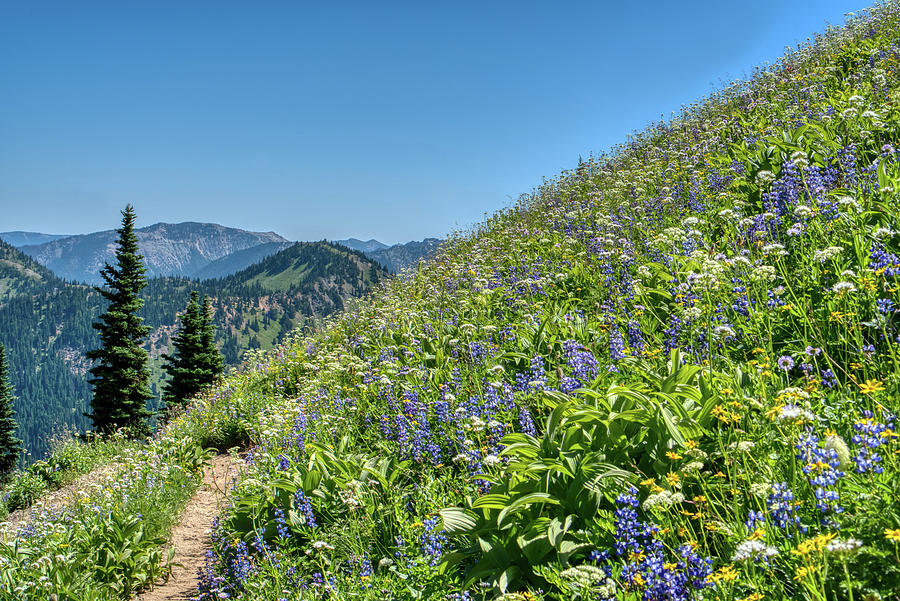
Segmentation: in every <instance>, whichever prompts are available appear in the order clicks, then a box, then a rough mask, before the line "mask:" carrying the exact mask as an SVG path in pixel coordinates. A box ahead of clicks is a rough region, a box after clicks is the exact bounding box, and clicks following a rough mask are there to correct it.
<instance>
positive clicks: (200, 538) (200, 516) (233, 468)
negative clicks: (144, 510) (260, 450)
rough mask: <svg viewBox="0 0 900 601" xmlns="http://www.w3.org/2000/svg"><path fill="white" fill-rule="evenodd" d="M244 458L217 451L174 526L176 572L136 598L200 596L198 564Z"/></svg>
mask: <svg viewBox="0 0 900 601" xmlns="http://www.w3.org/2000/svg"><path fill="white" fill-rule="evenodd" d="M241 464H242V461H241V460H239V459H234V458H232V457H230V456H228V455H217V456H216V457H213V459H212V461H211V462H210V463H209V464H208V465H207V466H206V467H205V468H204V472H203V483H202V484H201V485H200V488H199V489H197V492H196V493H195V494H194V496H193V498H191V500H190V501H188V504H187V506H186V507H185V508H184V512H183V513H182V514H181V519H180V520H179V521H178V524H176V525H175V527H174V528H173V529H172V535H171V536H170V537H169V545H168V546H167V549H168V547H172V548H174V549H175V557H174V558H173V559H172V562H173V563H176V564H181V565H180V566H176V567H174V568H173V569H172V576H171V577H170V578H169V580H168V581H166V582H161V583H159V584H157V586H156V587H155V588H154V589H153V590H150V591H146V592H144V593H141V594H140V595H138V596H137V597H135V598H134V601H163V600H178V601H184V600H187V599H190V598H191V597H196V596H197V568H199V567H201V566H203V562H204V561H205V553H206V550H207V549H209V544H210V542H209V532H210V526H211V525H212V521H213V519H214V518H215V517H216V516H217V515H219V512H220V510H221V509H222V507H223V504H224V502H225V495H226V493H227V491H228V489H229V488H230V486H231V484H232V482H233V481H234V479H236V478H237V477H238V476H239V475H240V472H239V466H240V465H241Z"/></svg>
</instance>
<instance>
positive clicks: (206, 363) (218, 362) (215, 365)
mask: <svg viewBox="0 0 900 601" xmlns="http://www.w3.org/2000/svg"><path fill="white" fill-rule="evenodd" d="M200 316H201V318H202V319H203V334H202V336H201V346H202V347H203V355H202V357H201V366H202V368H203V370H204V372H205V373H206V374H207V377H208V378H209V381H208V383H209V384H212V383H213V382H215V380H216V378H218V377H219V376H220V375H222V372H223V371H225V359H224V358H223V357H222V353H220V352H219V349H218V348H216V325H215V324H214V323H213V309H212V306H211V304H210V301H209V297H208V296H207V295H205V294H204V295H203V305H202V306H201V307H200Z"/></svg>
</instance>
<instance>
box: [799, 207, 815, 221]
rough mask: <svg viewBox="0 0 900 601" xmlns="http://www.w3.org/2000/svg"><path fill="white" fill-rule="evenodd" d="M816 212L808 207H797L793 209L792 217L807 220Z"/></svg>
mask: <svg viewBox="0 0 900 601" xmlns="http://www.w3.org/2000/svg"><path fill="white" fill-rule="evenodd" d="M815 214H816V212H815V211H814V210H813V209H812V208H811V207H810V206H809V205H797V206H796V207H794V215H796V216H797V217H800V218H803V219H805V218H808V217H812V216H813V215H815Z"/></svg>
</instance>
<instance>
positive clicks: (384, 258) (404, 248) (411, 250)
mask: <svg viewBox="0 0 900 601" xmlns="http://www.w3.org/2000/svg"><path fill="white" fill-rule="evenodd" d="M0 236H2V234H0ZM441 242H442V240H439V239H437V238H425V239H424V240H422V241H417V240H414V241H412V242H407V243H405V244H394V245H393V246H388V245H387V244H384V243H383V242H379V241H378V240H374V239H373V240H366V241H362V240H358V239H356V238H347V239H346V240H335V241H334V243H335V244H340V245H341V246H346V247H347V248H352V249H353V250H358V251H360V252H361V253H363V254H365V255H366V256H367V257H369V258H370V259H372V260H374V261H377V262H378V263H380V264H381V265H383V266H384V268H385V269H387V270H388V271H390V272H391V273H400V272H401V271H403V270H404V269H406V268H408V267H415V266H416V265H418V264H419V260H420V259H425V258H427V257H428V256H429V255H431V253H433V252H434V251H435V250H437V249H438V247H439V246H440V245H441Z"/></svg>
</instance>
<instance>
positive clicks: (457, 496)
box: [0, 2, 900, 601]
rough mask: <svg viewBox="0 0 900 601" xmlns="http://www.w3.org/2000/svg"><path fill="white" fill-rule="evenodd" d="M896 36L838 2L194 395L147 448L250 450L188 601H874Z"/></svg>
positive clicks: (899, 512)
mask: <svg viewBox="0 0 900 601" xmlns="http://www.w3.org/2000/svg"><path fill="white" fill-rule="evenodd" d="M898 27H900V5H898V4H897V3H895V2H891V3H886V4H884V5H881V6H879V7H878V8H876V9H873V10H872V11H869V12H863V13H860V14H858V15H857V16H856V17H854V18H853V19H852V20H851V21H850V22H849V23H848V25H847V26H846V27H844V28H840V29H832V30H830V31H828V32H827V34H825V35H822V36H817V37H816V38H815V39H814V40H813V41H812V43H811V44H810V45H808V46H805V47H802V48H800V49H798V51H796V52H793V53H791V54H789V55H788V56H786V57H784V58H783V59H782V60H781V61H779V62H778V63H777V64H776V65H775V66H774V67H772V68H771V69H768V70H764V71H758V72H757V73H756V74H755V75H754V77H753V78H752V80H751V81H749V82H747V83H745V84H740V85H737V84H736V85H733V86H731V87H729V88H727V89H725V90H723V91H722V92H720V93H719V94H716V95H715V96H713V97H711V98H709V99H707V100H705V101H704V102H703V103H701V104H698V105H696V106H693V107H691V108H690V109H689V110H686V111H685V112H684V113H683V114H682V115H680V116H679V117H678V118H676V119H674V120H673V121H671V122H669V123H659V124H656V125H654V126H652V127H650V128H648V129H647V130H646V131H645V132H643V133H641V134H637V135H635V136H634V137H633V138H632V139H630V140H629V141H628V143H627V144H624V145H623V146H621V147H619V148H617V149H614V151H613V152H612V153H610V154H609V155H607V156H602V157H599V158H596V159H592V160H590V161H587V162H584V163H582V164H581V165H579V166H578V168H577V169H576V170H574V171H570V172H565V173H563V174H561V175H560V176H558V177H557V178H555V179H554V180H552V181H549V182H547V183H546V184H545V185H544V186H542V187H541V188H540V189H538V190H536V191H535V192H534V193H533V194H531V195H528V196H525V197H523V198H522V199H521V200H520V202H519V203H518V204H516V206H514V207H512V208H510V209H509V210H507V211H503V212H501V213H499V214H497V215H495V216H494V217H493V218H491V219H489V220H488V221H486V222H485V223H483V224H481V225H480V226H478V227H476V228H475V229H474V230H473V231H471V232H470V233H468V234H466V235H463V236H459V237H458V238H457V239H455V240H451V241H450V242H449V243H448V244H446V245H444V246H443V247H442V248H441V250H440V251H439V252H438V255H437V256H436V257H435V258H434V259H433V260H431V261H430V262H429V263H428V264H427V265H425V266H424V267H422V268H420V269H419V270H418V271H417V272H416V273H413V274H410V275H408V276H407V277H405V278H404V279H393V280H390V281H389V282H388V283H387V284H386V285H384V286H383V287H382V288H381V289H380V290H379V292H378V293H377V294H375V295H374V296H373V297H372V298H371V299H370V300H369V301H368V302H366V303H364V304H362V305H361V306H359V307H358V308H357V309H355V310H353V311H346V312H344V313H343V314H341V315H340V316H339V317H337V318H334V319H331V320H329V321H328V322H327V323H326V324H325V326H324V327H323V328H322V330H321V331H320V332H319V333H317V334H315V335H306V336H302V335H299V334H298V335H297V336H296V337H295V338H294V339H292V340H290V341H288V342H287V343H286V344H284V345H283V346H281V347H280V348H278V349H276V350H274V351H272V352H269V353H262V354H259V355H258V356H257V357H255V358H254V359H253V360H251V361H250V362H249V363H248V364H247V366H246V368H245V371H244V372H243V373H240V374H238V375H235V376H233V377H231V378H229V379H228V380H227V381H226V382H224V383H223V384H222V385H221V386H220V387H219V388H217V389H216V390H214V391H212V392H211V393H210V394H209V395H208V396H207V397H205V398H203V399H199V400H198V401H197V402H196V403H195V405H194V406H193V407H192V408H191V409H190V410H189V411H188V412H187V413H185V414H184V415H183V416H181V417H180V418H178V419H177V420H176V421H175V422H174V423H172V424H171V425H170V426H169V428H168V429H167V430H166V432H165V433H163V435H162V437H161V440H163V441H170V442H167V444H172V445H174V444H175V443H174V442H171V441H183V442H184V444H185V445H187V444H202V445H207V446H217V447H221V448H227V447H229V446H231V445H234V444H249V445H250V446H251V459H250V465H249V467H248V473H247V474H246V476H245V477H244V479H243V481H242V482H241V483H240V484H239V485H238V486H237V487H236V488H235V489H234V491H233V492H232V503H231V506H230V507H228V508H226V509H225V510H224V512H223V514H222V515H221V516H220V519H219V520H217V523H216V525H215V528H214V532H213V541H214V549H213V553H212V555H211V557H210V560H209V564H208V565H207V567H206V569H205V570H204V571H203V573H202V574H201V578H200V587H201V589H200V592H201V597H200V598H201V599H204V600H205V599H219V598H244V599H265V600H269V601H277V600H280V599H289V598H291V599H292V598H303V599H373V600H374V599H381V600H383V599H430V600H438V599H440V600H457V601H459V600H463V599H493V598H502V599H506V600H513V599H516V600H522V601H524V600H533V599H612V598H615V599H627V600H637V599H644V600H655V599H659V600H663V599H666V600H668V599H701V598H702V599H719V600H729V601H731V600H743V601H749V600H753V601H758V600H761V599H808V600H824V599H884V598H896V595H897V592H898V591H900V556H898V543H900V504H898V499H900V452H898V451H900V442H898V435H897V434H896V433H895V431H894V428H895V421H896V416H895V414H896V411H897V405H898V401H897V399H898V395H900V363H898V356H900V355H898V353H900V332H898V316H897V307H898V303H900V286H898V284H897V281H896V277H897V275H898V273H900V259H898V255H900V238H898V234H897V232H898V231H900V224H898V223H897V222H898V212H897V209H898V207H897V205H898V194H897V192H896V191H898V190H900V187H898V186H900V164H898V161H897V157H896V152H895V148H896V147H897V145H898V144H900V92H898V90H900V41H898V40H897V38H896V32H897V31H898ZM45 541H46V542H45ZM51 542H52V543H55V542H56V541H55V540H53V539H52V537H50V536H49V535H48V537H46V538H40V537H33V538H32V539H30V544H31V545H32V548H33V549H34V552H33V553H35V554H36V553H40V549H41V548H42V547H41V545H49V544H50V543H51ZM0 551H2V547H0ZM11 556H12V554H10V553H7V554H6V557H11ZM60 557H61V556H60ZM7 561H8V562H9V563H8V565H10V566H12V565H14V567H10V568H8V569H7V573H8V574H10V576H8V578H9V579H11V580H12V581H13V582H16V583H23V584H27V583H30V582H37V581H38V580H39V579H40V577H41V576H46V577H47V578H50V579H52V577H53V574H54V570H62V569H64V568H65V567H66V566H68V565H69V564H68V563H67V561H68V560H66V559H65V558H62V559H59V558H58V559H57V560H55V561H51V562H49V563H46V562H33V563H29V562H27V561H24V562H23V561H18V562H16V563H15V564H13V562H12V560H10V559H7ZM73 598H75V597H73Z"/></svg>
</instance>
